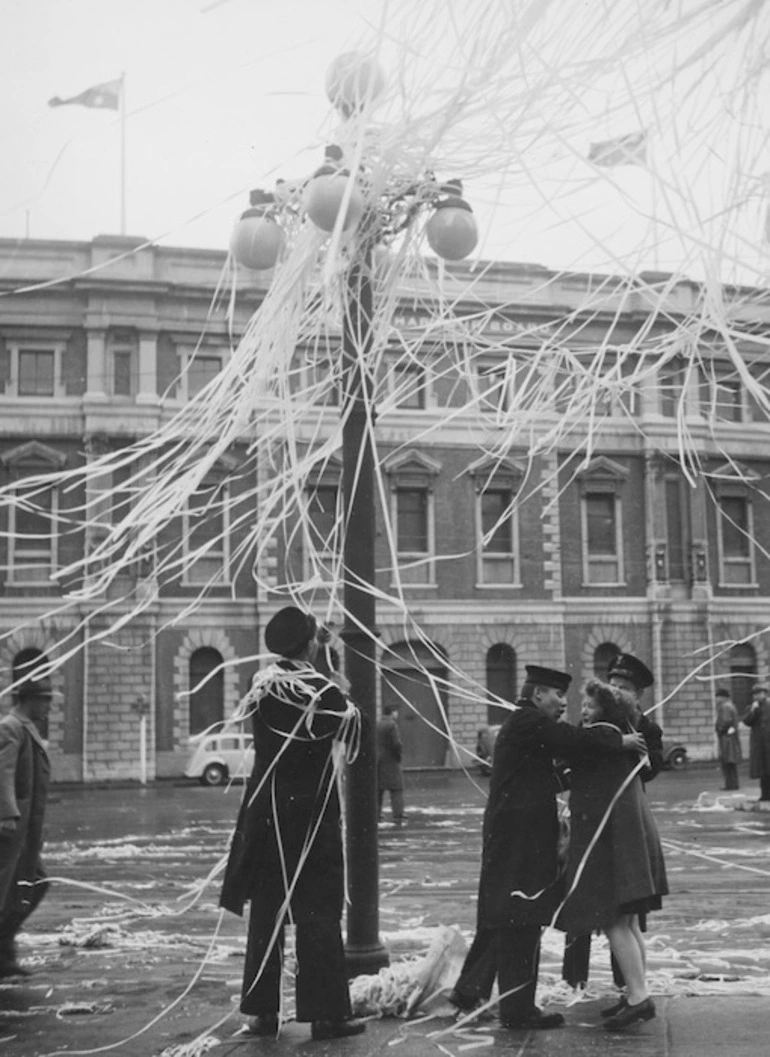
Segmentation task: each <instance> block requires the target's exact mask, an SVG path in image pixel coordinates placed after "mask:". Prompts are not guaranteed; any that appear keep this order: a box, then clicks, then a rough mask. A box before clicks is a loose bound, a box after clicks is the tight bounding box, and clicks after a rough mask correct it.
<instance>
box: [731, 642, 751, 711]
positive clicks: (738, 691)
mask: <svg viewBox="0 0 770 1057" xmlns="http://www.w3.org/2000/svg"><path fill="white" fill-rule="evenodd" d="M729 665H730V693H731V695H732V699H733V703H734V704H735V707H736V708H737V709H738V714H739V715H741V716H742V715H743V713H744V712H745V711H746V709H747V708H748V707H749V705H750V704H751V694H752V691H753V689H754V685H755V683H756V675H757V655H756V652H755V650H754V647H753V646H750V645H749V644H748V643H747V642H740V643H738V645H736V646H733V647H732V649H731V650H730V656H729Z"/></svg>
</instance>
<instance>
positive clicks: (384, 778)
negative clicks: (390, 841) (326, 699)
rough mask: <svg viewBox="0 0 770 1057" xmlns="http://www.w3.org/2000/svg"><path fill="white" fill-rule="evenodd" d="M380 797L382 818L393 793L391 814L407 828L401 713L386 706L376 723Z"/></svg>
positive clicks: (378, 789) (392, 707)
mask: <svg viewBox="0 0 770 1057" xmlns="http://www.w3.org/2000/svg"><path fill="white" fill-rule="evenodd" d="M376 736H377V797H378V801H379V815H380V818H382V809H383V807H384V803H385V793H386V792H389V793H390V810H391V812H392V814H393V821H394V822H395V824H396V825H397V826H402V825H403V824H404V772H403V770H402V768H401V756H402V753H403V747H402V744H401V734H400V732H399V729H398V709H397V708H396V706H395V705H393V704H390V703H389V702H387V701H386V702H385V703H384V704H383V706H382V715H381V716H380V718H379V719H378V720H377V731H376Z"/></svg>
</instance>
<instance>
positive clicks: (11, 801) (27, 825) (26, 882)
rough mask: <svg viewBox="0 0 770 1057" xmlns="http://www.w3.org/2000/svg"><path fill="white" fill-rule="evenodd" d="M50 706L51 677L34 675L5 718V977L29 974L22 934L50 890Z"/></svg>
mask: <svg viewBox="0 0 770 1057" xmlns="http://www.w3.org/2000/svg"><path fill="white" fill-rule="evenodd" d="M50 707H51V686H50V683H49V681H48V680H47V679H44V678H41V679H33V678H28V679H25V681H24V682H23V683H22V684H21V685H20V686H19V688H18V690H17V694H16V704H15V705H14V706H13V708H12V709H11V711H10V712H9V713H8V714H7V715H5V716H3V718H2V719H0V977H6V976H29V970H28V969H25V968H24V967H23V966H22V965H20V964H19V961H18V952H17V949H16V935H17V933H18V932H19V930H20V929H21V926H22V925H23V924H24V922H25V921H26V919H27V918H28V917H29V915H30V914H31V913H32V911H33V910H34V909H35V907H36V906H37V905H38V903H39V902H40V900H41V899H42V898H43V896H44V895H45V893H46V891H47V889H48V884H47V882H46V881H45V876H46V875H45V870H44V869H43V864H42V861H41V858H40V852H41V849H42V847H43V823H44V819H45V809H46V800H47V798H48V782H49V778H50V773H51V766H50V763H49V760H48V753H47V752H46V748H45V745H44V744H43V739H42V737H41V735H40V731H39V729H38V724H42V723H43V721H44V720H45V717H46V716H47V715H48V711H49V709H50Z"/></svg>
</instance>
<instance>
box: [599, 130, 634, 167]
mask: <svg viewBox="0 0 770 1057" xmlns="http://www.w3.org/2000/svg"><path fill="white" fill-rule="evenodd" d="M588 160H589V161H591V162H593V163H594V165H605V166H608V167H611V166H615V165H646V164H647V133H646V132H632V133H631V134H630V135H628V136H615V138H614V139H605V140H602V141H601V142H600V143H592V144H591V146H590V147H589V148H588Z"/></svg>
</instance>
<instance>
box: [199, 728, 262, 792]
mask: <svg viewBox="0 0 770 1057" xmlns="http://www.w3.org/2000/svg"><path fill="white" fill-rule="evenodd" d="M253 766H254V742H253V739H252V736H251V734H245V733H243V731H241V730H237V729H231V730H227V729H222V730H217V731H216V732H204V734H202V735H198V736H196V737H193V738H190V755H189V758H188V761H187V766H186V768H185V772H184V773H185V777H186V778H197V779H198V781H199V782H200V783H201V785H222V783H223V782H227V781H228V780H230V779H240V780H243V779H245V778H247V777H248V776H249V775H250V774H251V769H252V767H253Z"/></svg>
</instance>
